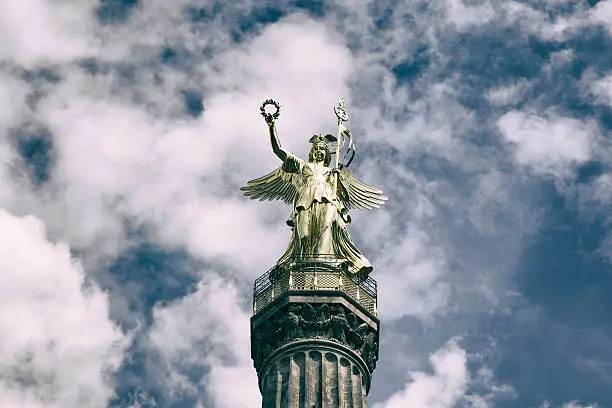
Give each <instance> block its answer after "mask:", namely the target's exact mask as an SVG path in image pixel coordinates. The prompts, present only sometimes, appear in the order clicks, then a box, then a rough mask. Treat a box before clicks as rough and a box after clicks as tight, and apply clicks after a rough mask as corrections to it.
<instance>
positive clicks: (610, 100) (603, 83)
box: [590, 73, 612, 106]
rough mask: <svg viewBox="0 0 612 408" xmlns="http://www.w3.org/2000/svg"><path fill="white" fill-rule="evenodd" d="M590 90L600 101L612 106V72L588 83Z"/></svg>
mask: <svg viewBox="0 0 612 408" xmlns="http://www.w3.org/2000/svg"><path fill="white" fill-rule="evenodd" d="M590 91H591V93H592V94H593V95H594V96H595V97H596V98H597V100H598V101H599V102H600V103H604V104H606V105H608V106H612V73H610V74H608V75H605V76H604V77H602V78H599V79H597V80H595V81H594V82H593V83H592V84H590Z"/></svg>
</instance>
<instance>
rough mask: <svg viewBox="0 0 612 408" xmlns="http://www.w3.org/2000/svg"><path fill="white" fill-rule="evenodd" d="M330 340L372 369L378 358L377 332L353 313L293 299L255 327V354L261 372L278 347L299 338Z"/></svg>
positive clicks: (255, 360) (253, 346)
mask: <svg viewBox="0 0 612 408" xmlns="http://www.w3.org/2000/svg"><path fill="white" fill-rule="evenodd" d="M316 339H324V340H331V341H335V342H338V343H340V344H343V345H345V346H347V347H349V348H351V349H352V350H353V351H354V352H355V353H356V354H358V355H359V356H361V358H362V359H363V361H364V362H365V363H366V365H367V367H368V369H369V370H370V372H372V371H374V369H375V368H376V360H377V359H378V336H377V332H376V331H375V330H374V329H372V327H370V326H369V325H368V324H367V323H365V322H363V321H362V320H361V319H359V318H358V317H357V316H356V315H355V314H354V313H352V312H350V311H348V310H345V308H344V307H343V306H341V305H338V304H333V305H331V306H330V305H329V304H327V303H324V304H322V305H320V306H318V307H316V308H315V307H313V306H312V305H311V304H309V303H290V304H289V305H287V306H286V307H285V308H283V309H281V310H280V311H279V312H278V313H277V314H276V315H275V316H274V318H269V319H265V320H263V321H262V322H261V323H260V324H258V325H257V326H255V327H253V331H252V357H253V360H254V362H255V368H256V369H257V371H258V372H259V370H260V369H261V366H262V364H263V362H264V361H265V360H266V358H267V357H268V356H270V354H272V352H273V351H274V350H276V349H277V348H279V347H281V346H283V345H285V344H288V343H291V342H294V341H297V340H316Z"/></svg>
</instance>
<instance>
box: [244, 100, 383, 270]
mask: <svg viewBox="0 0 612 408" xmlns="http://www.w3.org/2000/svg"><path fill="white" fill-rule="evenodd" d="M267 105H273V106H274V107H275V108H276V111H275V112H274V113H268V112H267V111H266V106H267ZM334 112H335V114H336V117H337V119H338V136H337V137H334V136H332V135H329V134H327V135H323V134H318V135H314V136H313V137H312V138H311V139H310V142H311V148H310V152H309V154H308V160H307V161H306V160H303V159H301V158H299V157H298V156H296V155H294V154H292V153H290V152H288V151H286V150H285V149H283V148H282V147H281V144H280V141H279V138H278V135H277V132H276V125H275V123H276V120H277V119H278V117H279V115H280V106H279V105H278V103H276V102H274V101H272V100H267V101H265V102H264V104H263V105H262V106H261V113H262V115H263V116H264V118H265V120H266V123H267V124H268V129H269V134H270V142H271V144H272V151H273V152H274V153H275V154H276V156H277V157H278V158H279V159H280V160H281V162H282V164H281V165H280V166H279V167H278V168H277V169H276V170H274V171H272V172H271V173H269V174H266V175H265V176H263V177H260V178H258V179H255V180H252V181H249V182H248V183H247V185H246V186H245V187H242V189H241V190H243V191H244V192H245V193H244V194H245V195H246V196H248V197H250V198H251V199H259V200H261V201H263V200H281V201H284V202H286V203H287V204H291V205H292V209H293V211H292V212H291V216H290V218H289V219H288V220H287V224H288V225H289V226H290V227H291V231H292V233H291V241H290V244H289V247H288V248H287V250H286V252H285V253H284V254H283V256H282V257H281V258H280V259H279V261H278V262H277V265H280V264H283V263H285V262H287V261H288V260H290V259H292V258H298V257H304V256H316V255H332V256H334V257H335V258H336V259H341V260H344V261H346V263H347V264H348V265H349V266H350V269H351V270H354V271H356V273H357V274H358V275H359V276H361V277H363V278H365V277H366V276H367V275H368V274H369V273H370V272H371V271H372V266H371V265H370V263H369V261H368V260H367V259H366V258H365V257H364V256H363V254H362V253H361V252H360V251H359V249H357V247H356V246H355V244H354V243H353V241H352V239H351V237H350V235H349V233H348V230H347V225H348V224H349V223H350V222H351V218H350V216H349V215H348V211H349V210H350V209H353V208H361V209H368V210H369V209H373V208H378V207H380V206H381V205H382V204H384V202H385V201H386V200H387V197H385V196H384V195H383V192H382V191H381V190H380V189H378V188H376V187H372V186H370V185H368V184H365V183H363V182H361V181H360V180H358V179H357V178H356V177H355V176H353V174H352V173H351V172H350V171H349V170H348V166H349V165H350V163H351V161H352V160H353V157H354V155H355V147H354V143H353V138H352V135H351V133H350V131H349V130H348V129H347V128H346V127H345V126H344V125H343V122H344V121H346V120H348V115H347V113H346V110H345V108H344V101H341V102H340V104H339V105H338V106H336V107H335V108H334ZM334 142H335V143H336V148H335V164H334V166H333V167H330V166H331V156H332V150H331V148H330V144H331V143H334ZM343 149H344V150H345V151H344V153H345V154H344V157H345V158H346V157H348V160H347V161H346V162H345V163H342V162H341V160H340V158H339V156H340V154H341V151H342V150H343ZM347 269H348V268H347Z"/></svg>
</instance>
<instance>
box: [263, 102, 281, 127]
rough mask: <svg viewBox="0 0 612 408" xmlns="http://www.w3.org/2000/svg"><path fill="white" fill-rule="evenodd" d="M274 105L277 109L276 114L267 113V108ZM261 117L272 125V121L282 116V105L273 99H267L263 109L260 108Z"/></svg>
mask: <svg viewBox="0 0 612 408" xmlns="http://www.w3.org/2000/svg"><path fill="white" fill-rule="evenodd" d="M268 105H273V106H274V107H275V108H276V111H275V112H274V113H268V112H266V106H268ZM259 111H260V112H261V115H262V116H263V117H264V118H265V119H266V122H268V123H270V122H271V121H272V120H276V119H278V117H279V116H280V105H279V103H278V102H276V101H275V100H273V99H266V100H265V101H264V103H262V104H261V108H259Z"/></svg>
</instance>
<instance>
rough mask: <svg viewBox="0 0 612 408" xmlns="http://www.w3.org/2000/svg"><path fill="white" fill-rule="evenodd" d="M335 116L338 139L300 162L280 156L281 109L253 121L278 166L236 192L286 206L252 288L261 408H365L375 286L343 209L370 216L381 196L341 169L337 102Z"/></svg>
mask: <svg viewBox="0 0 612 408" xmlns="http://www.w3.org/2000/svg"><path fill="white" fill-rule="evenodd" d="M270 105H271V106H273V107H274V108H275V111H274V112H272V113H270V112H268V111H266V107H267V106H270ZM334 113H335V114H336V117H337V119H338V133H337V136H333V135H330V134H325V135H323V134H318V135H314V136H313V137H312V138H311V139H310V143H311V148H310V152H309V154H308V161H305V160H303V159H301V158H299V157H297V156H295V155H293V154H291V153H290V152H288V151H286V150H285V149H283V148H282V146H281V144H280V141H279V138H278V135H277V133H276V126H275V122H276V120H277V119H278V118H279V115H280V105H279V104H278V103H277V102H275V101H273V100H271V99H269V100H267V101H265V102H264V103H263V105H262V106H261V114H262V115H263V117H264V118H265V120H266V123H267V124H268V128H269V133H270V142H271V144H272V151H273V152H274V154H276V156H277V157H278V158H279V159H280V160H281V162H282V164H281V165H280V167H278V168H277V169H276V170H274V171H272V172H271V173H269V174H267V175H265V176H263V177H260V178H258V179H255V180H252V181H249V182H248V183H247V186H245V187H242V189H241V190H243V191H244V192H245V193H244V194H245V195H246V196H248V197H250V198H251V199H259V200H262V201H264V200H281V201H284V202H286V203H287V204H290V205H291V206H292V212H291V215H290V217H289V219H288V220H287V225H288V226H289V227H290V229H291V240H290V243H289V247H288V248H287V250H286V251H285V253H284V254H283V255H282V256H281V258H280V259H279V260H278V261H277V263H276V265H275V266H274V267H273V268H272V269H271V270H269V271H268V272H266V273H265V274H263V275H262V276H260V277H259V278H258V279H257V280H256V281H255V285H254V289H253V317H252V318H251V357H252V358H253V362H254V364H255V369H256V370H257V375H258V377H259V389H260V391H261V394H262V397H263V402H262V407H263V408H365V407H366V396H367V394H368V392H369V389H370V380H371V375H372V372H373V371H374V368H375V367H376V360H377V358H378V334H379V329H380V322H379V320H378V318H377V317H376V282H375V281H374V280H373V279H372V278H371V277H370V276H369V274H370V272H372V269H373V268H372V266H371V265H370V263H369V261H368V260H367V259H366V258H365V257H364V256H363V254H362V253H361V252H360V251H359V250H358V249H357V247H356V246H355V244H354V243H353V241H352V239H351V237H350V235H349V233H348V230H347V225H348V224H350V222H351V217H350V216H349V215H348V212H349V210H350V209H353V208H361V209H373V208H378V207H379V206H380V205H382V204H384V202H385V201H386V200H387V197H385V196H384V195H383V193H382V191H381V190H380V189H378V188H375V187H372V186H369V185H367V184H365V183H363V182H361V181H359V180H358V179H357V178H356V177H354V176H353V175H352V174H351V172H350V171H349V170H348V167H349V165H350V164H351V162H352V160H353V158H354V156H355V144H354V140H353V137H352V135H351V133H350V131H349V130H348V129H347V128H346V127H345V126H344V122H346V121H347V120H348V114H347V112H346V109H345V106H344V101H343V100H341V101H340V104H339V105H338V106H336V107H335V108H334ZM334 142H335V143H336V146H335V152H334V153H332V149H331V148H330V144H331V143H334ZM341 153H344V155H343V158H342V159H341V158H340V155H341ZM332 154H334V156H335V158H334V166H333V167H330V164H331V156H332Z"/></svg>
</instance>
